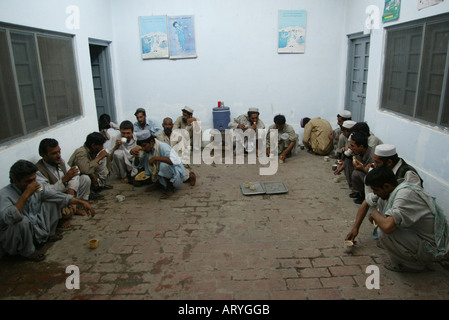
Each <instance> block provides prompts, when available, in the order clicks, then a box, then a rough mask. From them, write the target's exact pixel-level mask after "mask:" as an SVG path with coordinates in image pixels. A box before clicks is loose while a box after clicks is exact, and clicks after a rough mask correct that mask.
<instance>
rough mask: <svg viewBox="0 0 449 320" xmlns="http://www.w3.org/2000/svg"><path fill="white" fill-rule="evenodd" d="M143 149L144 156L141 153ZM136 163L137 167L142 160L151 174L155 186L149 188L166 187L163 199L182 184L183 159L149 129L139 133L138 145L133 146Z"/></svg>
mask: <svg viewBox="0 0 449 320" xmlns="http://www.w3.org/2000/svg"><path fill="white" fill-rule="evenodd" d="M140 151H143V156H142V155H139V153H140ZM130 152H131V154H132V155H134V157H135V158H134V165H135V166H136V167H137V166H139V164H140V163H141V162H143V164H144V166H145V173H146V175H147V176H151V177H152V180H153V182H155V185H154V186H150V187H148V188H147V190H148V191H149V190H151V189H153V190H154V189H156V188H157V187H158V183H159V185H161V186H162V187H163V188H164V192H163V193H162V195H161V199H167V198H169V197H170V196H172V195H173V193H174V192H175V188H178V187H180V186H181V185H182V182H183V181H184V177H185V170H184V166H183V164H182V161H181V159H180V158H179V157H178V155H177V154H176V152H175V151H174V150H173V148H172V147H170V146H169V145H168V144H166V143H164V142H160V141H159V140H157V139H156V138H155V137H154V136H153V135H151V134H150V132H149V131H147V130H144V131H141V132H139V133H138V134H137V147H135V148H133V149H132V150H131V151H130Z"/></svg>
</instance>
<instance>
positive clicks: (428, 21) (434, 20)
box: [379, 13, 449, 133]
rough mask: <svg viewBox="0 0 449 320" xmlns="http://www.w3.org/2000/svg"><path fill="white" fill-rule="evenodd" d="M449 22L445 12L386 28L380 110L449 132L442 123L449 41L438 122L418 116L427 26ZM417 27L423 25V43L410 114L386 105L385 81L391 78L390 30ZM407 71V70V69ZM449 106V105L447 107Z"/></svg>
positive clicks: (448, 92)
mask: <svg viewBox="0 0 449 320" xmlns="http://www.w3.org/2000/svg"><path fill="white" fill-rule="evenodd" d="M442 22H445V23H449V13H444V14H441V15H436V16H432V17H427V18H423V19H419V20H414V21H409V22H404V23H400V24H396V25H393V26H388V27H385V28H384V35H385V36H384V50H383V67H382V74H381V79H382V82H381V85H380V86H381V87H380V93H379V110H380V111H384V112H389V113H392V114H394V115H396V116H399V117H402V118H405V119H407V120H410V121H413V122H417V123H419V124H423V125H427V126H430V127H432V128H434V129H435V128H436V129H439V130H441V131H443V132H445V133H449V124H447V125H446V124H441V123H442V121H443V113H444V102H445V101H446V100H449V86H448V82H449V42H448V49H447V53H446V64H445V67H444V68H445V69H444V72H443V74H444V78H443V81H442V88H441V92H440V93H441V97H440V104H439V106H438V112H437V120H436V122H432V121H428V120H425V119H422V118H419V117H418V116H417V112H418V100H419V97H420V94H423V93H422V92H421V91H420V90H421V84H422V81H423V76H422V72H423V54H424V51H425V47H424V44H425V42H426V39H427V37H426V36H427V35H426V29H427V26H428V25H429V24H437V23H442ZM417 27H421V28H422V34H421V37H422V39H421V44H420V58H419V68H418V76H417V82H416V88H415V89H416V94H415V97H414V104H413V106H412V108H411V113H412V115H408V114H405V113H402V112H400V111H396V110H393V109H390V108H388V107H385V106H384V105H386V104H387V103H388V101H386V102H387V103H385V102H384V94H385V91H386V90H388V88H386V87H385V83H386V82H390V79H387V78H386V76H387V60H388V59H390V57H388V56H387V53H388V40H389V39H388V38H389V32H392V31H401V30H407V31H409V30H412V29H413V28H417ZM405 71H407V70H405ZM447 108H449V106H448V107H447ZM448 111H449V110H447V111H446V112H448Z"/></svg>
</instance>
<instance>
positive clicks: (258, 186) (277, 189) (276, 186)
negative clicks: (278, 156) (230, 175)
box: [240, 181, 288, 196]
mask: <svg viewBox="0 0 449 320" xmlns="http://www.w3.org/2000/svg"><path fill="white" fill-rule="evenodd" d="M245 184H246V183H241V184H240V188H241V189H242V193H243V194H244V195H245V196H252V195H257V194H280V193H287V192H288V189H287V187H286V186H285V184H284V183H283V182H282V181H264V182H250V183H249V184H250V185H251V184H254V188H255V189H254V190H251V189H250V188H249V187H246V186H245Z"/></svg>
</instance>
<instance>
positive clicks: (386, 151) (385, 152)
mask: <svg viewBox="0 0 449 320" xmlns="http://www.w3.org/2000/svg"><path fill="white" fill-rule="evenodd" d="M396 153H397V152H396V147H395V146H394V145H392V144H379V145H378V146H376V149H374V154H375V155H376V156H379V157H391V156H394V155H395V154H396Z"/></svg>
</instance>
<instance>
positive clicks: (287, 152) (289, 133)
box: [266, 114, 298, 161]
mask: <svg viewBox="0 0 449 320" xmlns="http://www.w3.org/2000/svg"><path fill="white" fill-rule="evenodd" d="M271 130H277V131H278V145H277V154H278V156H279V161H285V159H286V158H288V157H291V155H292V150H293V148H294V147H295V145H296V143H297V141H298V138H297V137H296V132H295V129H293V127H292V126H291V125H289V124H287V123H286V120H285V116H283V115H281V114H279V115H277V116H275V117H274V124H272V125H271V126H270V127H269V128H268V132H267V140H266V147H267V156H270V155H271V153H272V152H273V150H272V147H274V146H271V145H270V140H271V138H270V137H271V132H270V131H271Z"/></svg>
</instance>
